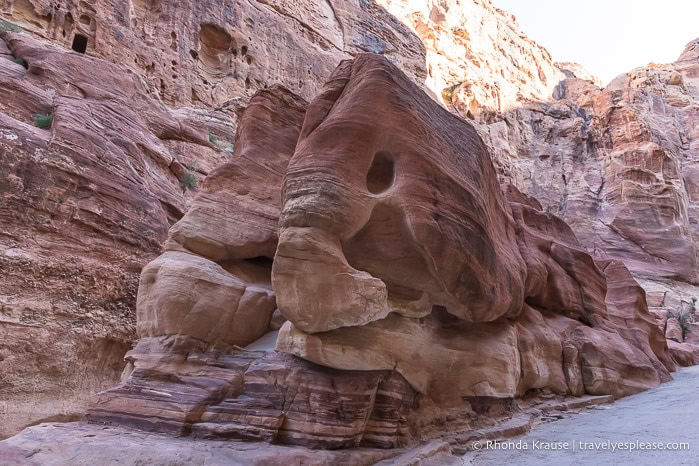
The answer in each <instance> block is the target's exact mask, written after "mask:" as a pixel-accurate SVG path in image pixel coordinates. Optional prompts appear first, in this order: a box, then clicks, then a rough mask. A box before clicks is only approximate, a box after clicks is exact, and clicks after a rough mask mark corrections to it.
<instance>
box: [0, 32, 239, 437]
mask: <svg viewBox="0 0 699 466" xmlns="http://www.w3.org/2000/svg"><path fill="white" fill-rule="evenodd" d="M3 38H4V40H3V41H0V44H2V49H1V50H0V52H2V55H1V56H0V110H2V113H0V198H2V202H0V224H1V225H2V227H0V264H1V265H0V267H1V268H2V270H3V274H2V276H1V277H0V290H1V291H0V335H1V338H0V341H1V343H0V374H2V375H1V376H0V379H1V380H2V382H1V383H0V386H2V394H3V396H2V400H1V404H2V406H1V407H2V409H1V410H0V419H2V421H1V422H0V436H4V435H9V434H10V433H12V432H13V431H14V430H15V429H17V428H18V427H21V426H22V425H26V423H29V422H32V421H35V420H37V419H42V418H51V417H52V416H62V415H68V416H69V415H73V413H79V412H81V411H83V409H84V408H83V406H82V403H84V401H85V399H86V398H87V397H89V396H91V394H92V393H94V392H95V391H96V390H100V389H103V388H106V387H107V386H109V385H112V384H113V383H114V381H115V380H117V378H118V375H119V373H120V372H121V370H122V366H123V362H122V358H123V354H124V352H125V351H126V350H128V349H129V346H130V342H131V339H132V335H133V332H134V322H133V311H132V308H133V305H134V304H135V298H136V288H137V280H138V274H139V272H140V269H141V267H142V264H143V263H144V262H146V261H148V260H151V259H152V258H153V257H155V256H156V255H157V254H158V253H159V252H160V243H161V242H162V241H163V240H164V239H165V238H166V235H167V230H168V228H169V226H170V225H171V224H172V223H174V221H176V220H177V219H179V218H180V217H181V216H182V213H183V212H184V210H186V207H187V204H188V199H189V198H191V195H190V194H189V192H187V193H183V189H182V187H181V185H180V183H181V180H182V179H183V177H184V176H185V175H187V174H188V176H190V177H192V178H195V177H197V176H198V177H200V178H202V177H203V175H205V174H206V173H207V172H208V170H209V169H210V167H212V166H213V165H216V164H218V163H220V161H222V160H224V159H225V158H226V157H227V155H226V153H225V152H224V151H222V150H221V149H218V148H216V147H214V146H213V145H212V144H211V143H210V142H209V139H208V138H209V135H208V131H207V127H206V125H205V124H204V123H203V122H202V121H201V119H200V117H201V115H197V114H195V113H186V112H176V111H171V110H168V109H167V108H164V107H162V106H160V105H159V104H158V103H157V102H155V101H153V100H152V99H150V98H149V97H148V95H147V92H146V90H145V88H144V87H143V86H142V85H141V83H140V81H139V79H138V78H137V77H136V76H135V75H128V74H126V73H123V72H122V70H121V69H119V68H118V67H114V66H110V65H109V64H108V63H105V62H103V61H101V60H96V59H94V58H91V57H88V56H85V55H79V54H72V53H66V51H64V50H62V49H59V48H56V47H53V46H50V45H47V44H46V43H43V42H39V41H36V40H35V39H33V38H31V37H30V36H29V35H27V34H14V33H9V32H8V33H6V34H5V35H4V37H3ZM209 115H211V119H210V122H209V123H208V125H209V126H210V128H211V130H212V131H225V130H226V129H229V128H230V125H224V124H218V123H216V122H215V120H214V118H215V116H216V112H210V113H209ZM228 119H229V120H230V118H228ZM188 165H189V166H191V167H192V168H194V170H190V169H188V168H186V167H187V166H188ZM59 355H60V356H59ZM27 387H32V388H31V390H29V389H28V388H27Z"/></svg>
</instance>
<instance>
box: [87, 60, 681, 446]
mask: <svg viewBox="0 0 699 466" xmlns="http://www.w3.org/2000/svg"><path fill="white" fill-rule="evenodd" d="M376 109H380V111H378V112H377V111H376ZM262 180H264V182H262ZM504 188H505V190H504V192H503V190H501V187H500V185H499V184H498V180H497V176H496V171H495V168H494V167H493V165H492V163H491V161H490V156H489V153H488V151H487V149H486V147H485V146H484V145H483V143H482V141H481V139H480V138H479V136H478V134H477V132H476V130H475V129H474V128H473V127H472V126H471V125H470V124H469V123H466V122H465V121H463V120H460V119H459V118H457V117H455V116H454V115H452V114H450V113H449V112H447V111H446V110H444V109H443V108H441V107H440V106H439V105H438V104H436V103H435V102H434V101H433V100H432V99H431V98H430V97H428V96H427V95H426V94H424V92H422V91H421V90H420V89H419V87H417V86H416V85H415V84H414V83H413V82H412V81H411V80H410V79H409V78H408V77H407V76H405V75H404V74H403V73H402V72H400V70H399V69H397V68H396V67H395V66H394V65H392V64H391V63H390V62H388V61H387V60H386V59H385V58H382V57H380V56H378V55H372V54H362V55H359V56H358V57H357V58H356V59H354V60H353V61H347V62H343V63H342V64H341V65H340V66H339V67H338V68H337V69H336V71H335V72H334V73H333V75H332V76H331V78H330V80H329V81H328V83H327V84H326V86H325V88H324V89H323V91H322V92H321V93H320V95H319V96H318V97H317V98H316V99H314V100H313V102H312V103H311V104H310V105H309V106H308V108H307V109H305V111H304V108H303V104H302V103H301V102H300V101H299V100H298V99H295V98H294V97H293V96H292V95H291V94H290V93H288V92H287V91H284V90H282V89H273V90H271V91H264V92H262V93H259V94H257V95H256V96H255V97H254V98H253V99H252V100H251V105H250V107H249V108H248V109H247V110H246V112H245V113H244V115H243V117H242V120H241V123H240V126H239V132H238V138H237V141H236V156H235V157H234V159H233V160H232V161H230V162H228V163H227V164H225V165H223V166H222V167H220V168H219V169H217V170H216V171H215V172H214V173H212V174H211V175H210V176H209V177H208V178H207V180H206V181H205V183H204V185H203V187H202V191H201V192H200V193H199V194H198V196H197V197H196V198H195V200H194V202H193V207H192V209H191V210H190V211H189V212H188V213H187V214H186V215H185V216H184V217H183V219H182V220H181V221H180V222H178V224H176V225H175V226H174V227H173V228H172V229H171V230H170V235H169V240H168V242H167V243H166V252H165V253H164V255H163V256H161V257H160V258H159V259H157V260H156V261H154V262H152V263H151V264H149V265H148V266H147V267H146V268H145V269H144V272H143V274H142V279H141V288H140V291H139V301H138V315H139V325H138V331H139V337H140V341H139V343H138V345H137V346H136V347H135V349H134V350H133V351H131V352H130V353H129V355H128V360H129V361H130V367H129V370H128V371H127V372H126V374H125V379H124V381H123V383H122V384H121V385H120V386H118V387H115V388H113V389H111V390H108V391H106V392H103V393H102V394H100V395H99V396H98V398H97V400H96V402H95V404H94V406H93V408H92V410H91V411H90V414H89V416H90V419H91V420H93V421H98V422H107V423H120V424H126V425H131V426H136V427H139V428H143V429H148V430H156V431H162V432H170V433H175V434H177V435H189V434H192V435H196V436H203V437H207V438H211V437H214V438H221V437H223V438H247V439H256V440H265V441H270V442H281V443H290V444H296V445H306V446H311V447H320V448H338V447H347V446H353V445H368V446H369V445H370V446H379V447H391V446H398V445H403V444H406V443H409V442H411V441H415V440H416V439H419V438H421V437H422V436H424V435H428V434H427V432H429V431H430V426H429V424H430V422H431V421H430V420H435V419H436V418H438V417H439V416H436V415H435V413H440V412H446V411H448V410H449V409H461V410H462V411H463V412H469V413H471V415H472V416H474V417H478V416H479V413H480V416H481V417H482V416H484V415H485V416H487V415H488V414H487V413H489V412H494V411H495V410H496V409H495V408H494V407H496V406H499V404H502V403H505V404H506V403H507V400H512V399H513V398H515V397H518V396H521V395H524V394H526V393H528V392H530V391H532V390H535V391H536V390H545V391H548V392H554V393H557V394H561V395H574V396H579V395H583V394H584V393H589V394H612V395H614V396H616V397H621V396H625V395H629V394H632V393H637V392H639V391H642V390H645V389H647V388H650V387H654V386H657V385H658V384H659V383H661V382H663V381H667V380H669V379H670V375H669V371H671V370H674V367H675V361H674V360H673V359H672V357H671V356H670V354H669V353H668V348H667V345H666V343H665V339H664V336H663V334H662V333H661V331H660V329H659V328H658V326H657V325H656V323H655V321H654V319H653V317H652V316H651V315H650V313H649V312H648V307H647V304H646V302H645V295H644V293H643V290H642V289H641V288H640V287H639V286H638V284H637V283H636V282H635V281H634V280H633V278H631V275H630V274H629V273H628V270H627V269H626V268H625V267H624V265H623V264H622V263H620V262H618V261H610V260H607V259H597V260H595V259H593V258H592V257H591V256H590V255H588V253H586V252H585V251H584V249H583V248H582V247H581V245H580V244H579V243H578V240H577V239H576V237H575V235H574V234H573V232H572V230H571V229H570V227H568V226H567V225H566V224H565V223H564V222H563V221H562V220H561V219H560V218H558V217H556V216H555V215H553V214H551V213H547V212H545V211H544V210H543V209H542V207H541V205H540V204H539V203H538V202H537V201H536V200H535V199H533V198H531V197H529V196H527V195H525V194H522V193H521V192H520V191H518V190H517V189H516V188H514V187H513V186H511V185H506V186H505V187H504ZM212 219H213V220H212ZM277 221H278V225H279V226H278V229H277V227H276V225H277ZM194 225H199V226H200V228H195V227H193V226H194ZM275 248H276V252H273V251H274V250H275ZM270 259H271V260H270ZM253 265H254V267H256V268H257V269H256V270H257V272H256V273H257V275H255V274H253V272H252V271H251V270H252V269H251V267H252V266H253ZM187 277H189V279H188V278H187ZM253 277H257V278H256V279H254V278H253ZM234 282H235V283H242V285H241V286H239V287H236V286H231V285H230V283H234ZM241 293H242V295H243V296H245V295H246V294H248V293H249V294H250V297H251V299H248V300H245V299H241V298H240V296H241ZM258 293H261V294H258ZM272 300H274V301H272ZM275 305H276V306H277V307H278V308H279V311H281V314H282V315H283V316H284V317H285V318H286V319H288V322H286V323H285V324H284V326H283V327H282V328H281V330H280V331H279V336H278V338H277V341H276V352H268V353H267V354H264V353H256V352H255V351H250V350H244V349H241V348H240V345H244V344H247V343H249V342H250V341H252V340H254V339H256V338H258V337H259V336H260V335H261V333H262V332H263V328H264V326H266V325H269V323H270V321H271V315H272V310H273V308H274V306H275ZM258 324H259V325H258ZM283 353H287V354H286V355H284V354H283ZM304 360H305V361H304ZM307 361H309V362H307Z"/></svg>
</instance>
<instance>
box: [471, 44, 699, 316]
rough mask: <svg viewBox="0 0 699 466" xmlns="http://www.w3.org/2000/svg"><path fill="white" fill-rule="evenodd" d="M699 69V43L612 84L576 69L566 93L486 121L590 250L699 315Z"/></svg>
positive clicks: (666, 301) (662, 300) (529, 188)
mask: <svg viewBox="0 0 699 466" xmlns="http://www.w3.org/2000/svg"><path fill="white" fill-rule="evenodd" d="M698 70H699V59H698V58H697V54H696V41H693V42H691V43H690V44H689V45H688V46H687V47H686V49H685V51H684V52H683V53H682V55H681V56H680V58H679V59H678V61H676V62H675V63H671V64H667V65H658V64H650V65H648V66H647V67H645V68H637V69H635V70H632V71H630V72H628V73H624V74H622V75H620V76H618V77H617V78H616V79H614V80H613V81H612V82H611V83H610V84H609V85H608V86H607V87H606V88H604V89H600V88H598V87H597V86H596V85H595V84H594V83H592V82H590V81H588V80H584V79H580V78H576V77H569V78H567V79H566V80H564V81H562V82H561V83H560V84H559V85H558V87H557V90H556V92H555V93H554V100H552V101H549V102H538V103H530V104H527V105H524V106H523V107H522V108H520V109H517V110H513V111H511V112H505V113H502V114H500V115H498V116H497V117H492V118H491V120H490V121H488V122H486V121H481V122H480V124H479V131H480V133H481V135H482V136H483V137H484V139H485V141H486V144H487V145H488V146H489V147H490V148H492V150H493V155H494V159H495V160H496V163H497V165H498V168H499V173H500V175H501V177H502V179H505V180H507V181H508V182H511V183H513V184H515V185H517V186H518V187H519V188H520V189H521V190H522V191H524V192H527V193H528V194H530V195H532V196H534V197H536V198H537V199H539V200H540V201H541V203H542V204H543V206H544V208H545V210H546V211H548V212H553V213H556V214H557V215H560V216H561V217H562V218H563V219H564V220H565V221H566V222H567V223H568V224H570V225H571V227H572V228H573V229H574V230H575V232H576V235H577V236H578V237H579V238H580V241H581V243H582V244H583V246H584V247H585V248H586V249H587V250H588V251H589V252H590V253H592V254H594V255H597V256H601V257H607V258H610V259H617V260H621V261H623V262H624V263H625V264H626V265H627V266H628V268H629V269H630V270H631V272H632V273H633V275H634V277H636V278H637V279H638V280H639V282H640V283H641V285H642V286H643V287H644V289H645V290H646V292H647V293H648V301H649V306H651V308H652V309H654V310H655V311H657V312H659V313H665V314H667V313H668V312H669V313H671V314H674V315H680V314H687V313H690V311H692V310H693V309H694V301H695V298H697V297H699V288H697V285H698V284H699V281H698V279H697V271H698V270H699V267H698V262H697V261H698V260H699V259H698V257H699V256H698V253H697V244H698V240H697V238H698V236H697V225H696V215H695V211H696V209H697V195H696V191H697V190H696V189H695V185H696V165H697V160H699V155H698V154H699V150H698V149H697V135H696V127H697V114H698V109H699V84H698V81H697V79H698V78H697V76H699V71H698ZM461 113H462V114H464V112H463V111H461ZM663 322H664V320H663Z"/></svg>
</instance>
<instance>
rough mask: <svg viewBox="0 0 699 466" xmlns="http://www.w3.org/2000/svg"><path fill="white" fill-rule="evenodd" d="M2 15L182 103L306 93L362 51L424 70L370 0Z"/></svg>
mask: <svg viewBox="0 0 699 466" xmlns="http://www.w3.org/2000/svg"><path fill="white" fill-rule="evenodd" d="M0 14H2V15H3V16H4V17H6V18H7V19H8V20H10V21H13V22H15V23H16V24H18V25H20V26H22V27H24V28H26V29H27V30H29V31H31V32H32V33H34V34H36V35H38V36H40V37H43V38H46V39H49V40H51V41H52V42H54V43H56V44H59V45H61V46H62V47H65V48H73V49H74V50H78V51H84V52H85V53H87V54H88V55H93V56H97V57H100V58H104V59H106V60H108V61H110V62H112V63H117V64H120V65H121V66H123V67H126V68H128V69H130V70H132V71H133V72H134V73H135V74H137V75H138V76H139V77H140V78H141V79H142V81H143V84H144V86H145V87H146V89H147V90H148V92H149V94H150V95H151V96H152V97H153V98H155V99H159V100H161V101H162V102H165V103H167V104H168V105H173V106H176V107H179V106H183V105H193V106H199V107H208V108H213V107H220V106H226V105H231V106H236V105H237V104H236V99H242V100H243V101H245V100H247V98H248V97H250V96H251V95H252V94H254V93H255V92H256V91H257V90H259V89H263V88H264V87H266V86H268V85H272V84H274V83H281V84H283V85H285V86H286V87H287V88H289V89H291V90H292V91H294V92H295V93H296V94H298V95H300V96H302V97H305V98H307V99H309V98H311V97H313V96H315V94H317V93H318V90H319V89H320V87H321V86H322V85H323V83H324V82H325V80H326V79H327V77H328V76H329V75H330V73H331V72H332V70H333V69H334V68H335V66H337V63H338V62H339V61H340V60H343V59H347V58H349V57H350V56H351V55H352V54H354V53H357V52H362V51H366V52H374V53H385V54H386V55H387V56H390V57H392V58H391V59H393V60H395V61H396V63H398V64H400V65H401V67H402V68H403V69H405V70H406V72H408V73H410V74H411V75H413V76H414V77H415V79H416V80H417V81H420V82H422V81H424V77H425V75H426V71H425V60H424V46H423V45H422V43H421V42H420V39H419V38H418V37H416V36H415V35H414V34H413V33H412V32H411V31H410V30H409V29H408V27H407V26H405V25H403V24H402V23H401V22H399V21H397V20H396V19H395V18H393V17H392V16H391V15H390V14H388V13H387V12H386V10H384V9H383V8H382V7H380V6H379V5H377V4H376V3H375V2H374V1H373V0H372V1H365V0H301V1H299V0H236V1H233V2H231V1H223V0H207V1H205V2H200V1H178V2H168V1H162V0H130V1H128V2H120V1H112V0H96V1H91V2H84V1H83V2H79V1H76V0H67V1H61V2H55V1H49V0H3V1H2V2H0Z"/></svg>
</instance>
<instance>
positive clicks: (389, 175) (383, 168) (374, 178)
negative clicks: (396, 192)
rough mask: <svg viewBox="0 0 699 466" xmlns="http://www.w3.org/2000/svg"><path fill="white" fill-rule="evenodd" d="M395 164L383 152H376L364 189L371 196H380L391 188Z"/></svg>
mask: <svg viewBox="0 0 699 466" xmlns="http://www.w3.org/2000/svg"><path fill="white" fill-rule="evenodd" d="M395 170H396V164H395V162H394V161H393V158H391V156H390V155H389V154H387V153H385V152H377V153H376V155H375V156H374V161H373V162H372V164H371V168H369V173H368V174H367V177H366V187H367V189H368V190H369V192H370V193H372V194H381V193H382V192H384V191H386V190H387V189H388V188H390V187H391V186H393V181H394V179H395Z"/></svg>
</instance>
